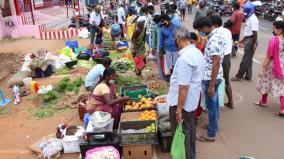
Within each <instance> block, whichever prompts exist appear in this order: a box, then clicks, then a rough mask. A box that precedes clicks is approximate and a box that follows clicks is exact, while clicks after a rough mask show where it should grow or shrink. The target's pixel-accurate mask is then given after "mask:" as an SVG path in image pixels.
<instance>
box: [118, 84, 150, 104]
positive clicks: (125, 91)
mask: <svg viewBox="0 0 284 159" xmlns="http://www.w3.org/2000/svg"><path fill="white" fill-rule="evenodd" d="M121 94H122V95H124V96H129V97H130V98H131V100H133V101H138V100H139V98H138V96H139V95H142V96H144V97H145V98H150V97H152V94H151V92H150V91H149V88H148V86H146V85H138V86H129V87H122V88H121Z"/></svg>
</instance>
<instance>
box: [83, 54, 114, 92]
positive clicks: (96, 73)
mask: <svg viewBox="0 0 284 159" xmlns="http://www.w3.org/2000/svg"><path fill="white" fill-rule="evenodd" d="M111 62H112V60H111V59H110V58H109V57H105V58H103V60H102V62H101V63H99V64H97V65H95V66H94V67H93V68H92V69H91V70H90V71H89V73H88V74H87V76H86V78H85V87H86V89H87V90H88V91H93V90H94V88H95V87H96V85H97V84H98V83H99V81H100V80H101V77H102V76H103V73H104V71H105V68H109V66H110V64H111Z"/></svg>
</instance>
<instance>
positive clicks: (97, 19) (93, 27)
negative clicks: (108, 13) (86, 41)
mask: <svg viewBox="0 0 284 159" xmlns="http://www.w3.org/2000/svg"><path fill="white" fill-rule="evenodd" d="M102 17H103V16H102V14H101V8H100V7H99V6H97V7H96V8H95V9H94V10H93V11H92V13H91V15H90V20H89V23H90V40H91V44H94V39H95V34H96V33H97V37H96V39H98V40H100V39H102V36H103V32H102V29H101V27H102V25H103V18H102Z"/></svg>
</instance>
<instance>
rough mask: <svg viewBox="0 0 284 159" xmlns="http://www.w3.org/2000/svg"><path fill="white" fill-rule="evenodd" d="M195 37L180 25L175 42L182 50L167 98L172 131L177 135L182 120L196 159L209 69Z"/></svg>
mask: <svg viewBox="0 0 284 159" xmlns="http://www.w3.org/2000/svg"><path fill="white" fill-rule="evenodd" d="M191 40H192V39H191V36H190V33H189V31H188V30H187V29H186V28H184V27H180V28H178V29H177V30H176V31H175V41H176V44H177V47H178V48H179V49H181V50H180V51H179V57H178V59H177V62H176V64H175V68H174V70H173V74H172V76H171V80H170V88H169V94H168V97H167V102H168V104H169V106H170V108H169V115H170V121H171V132H172V133H173V134H174V133H175V130H176V127H177V124H178V123H182V128H183V131H184V134H185V145H184V146H185V155H186V159H195V158H196V125H195V110H196V108H197V106H198V102H199V97H200V91H201V83H202V79H203V75H204V70H205V60H204V57H203V55H202V53H201V52H200V51H199V50H198V49H197V48H196V47H195V46H194V44H193V43H191Z"/></svg>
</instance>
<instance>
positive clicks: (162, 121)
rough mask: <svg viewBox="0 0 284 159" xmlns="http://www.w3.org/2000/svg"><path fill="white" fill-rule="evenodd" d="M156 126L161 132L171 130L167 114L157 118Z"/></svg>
mask: <svg viewBox="0 0 284 159" xmlns="http://www.w3.org/2000/svg"><path fill="white" fill-rule="evenodd" d="M158 128H159V131H160V132H161V133H163V134H164V133H168V132H170V131H171V123H170V117H169V116H168V115H166V116H162V117H160V118H159V120H158Z"/></svg>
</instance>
